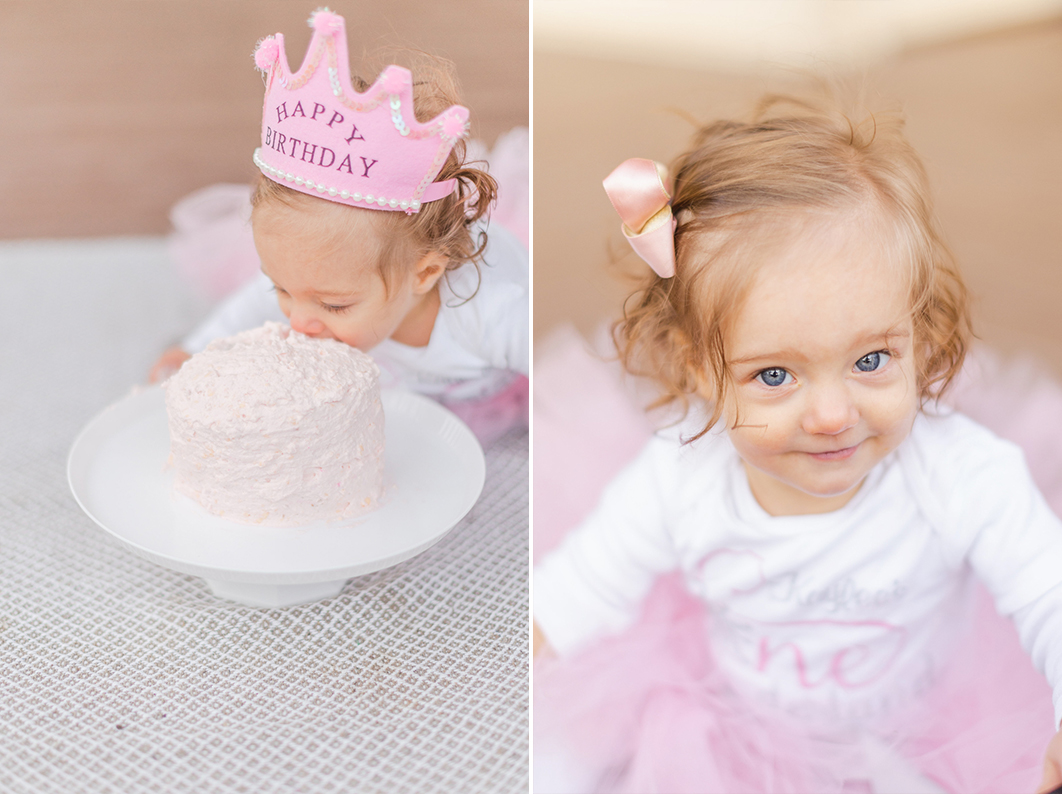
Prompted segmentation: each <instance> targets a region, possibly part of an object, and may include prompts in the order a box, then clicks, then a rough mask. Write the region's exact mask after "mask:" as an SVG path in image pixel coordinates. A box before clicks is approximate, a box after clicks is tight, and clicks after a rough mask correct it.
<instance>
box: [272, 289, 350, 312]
mask: <svg viewBox="0 0 1062 794" xmlns="http://www.w3.org/2000/svg"><path fill="white" fill-rule="evenodd" d="M270 289H271V290H272V291H273V292H275V293H276V294H277V295H287V294H288V293H287V292H285V291H284V290H282V289H281V288H280V287H278V286H277V285H276V284H274V285H273V286H272V287H270ZM353 305H354V304H353V303H348V304H347V305H346V306H333V305H332V304H329V303H322V304H321V308H322V309H324V310H325V311H329V312H332V313H333V314H339V313H340V312H345V311H346V310H347V309H349V308H350V307H351V306H353Z"/></svg>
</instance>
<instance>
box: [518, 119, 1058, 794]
mask: <svg viewBox="0 0 1062 794" xmlns="http://www.w3.org/2000/svg"><path fill="white" fill-rule="evenodd" d="M901 127H902V125H901V123H900V121H899V120H898V119H896V118H890V117H888V116H875V117H872V118H868V119H866V120H864V121H863V122H861V123H857V121H855V120H849V119H848V118H846V117H845V116H844V115H843V114H842V113H841V112H840V111H839V110H837V109H834V108H832V107H831V106H829V105H828V104H825V103H821V102H803V101H797V100H794V99H785V98H768V99H767V100H765V101H764V103H763V104H762V106H761V109H760V111H759V112H758V114H757V115H756V117H755V118H754V119H753V120H752V121H751V122H749V123H736V122H720V123H716V124H712V125H709V126H707V127H704V128H703V129H701V130H700V131H699V132H698V133H697V135H696V137H695V138H694V140H693V143H692V146H691V147H690V149H689V150H688V151H687V152H686V153H685V154H683V155H681V156H680V157H679V158H678V159H677V161H676V162H675V163H674V164H673V167H672V169H671V170H670V172H668V171H667V170H665V169H663V168H662V167H661V166H659V165H657V164H654V163H651V162H650V161H645V160H640V161H639V160H634V161H627V162H626V163H624V164H623V165H621V166H620V167H619V168H617V169H616V171H614V172H613V174H611V175H610V176H609V178H608V179H606V180H605V187H606V190H607V192H608V194H609V197H610V199H611V200H612V202H613V205H614V206H615V207H616V209H617V211H618V212H619V214H620V216H621V218H622V219H623V221H624V233H625V235H626V236H627V237H628V239H630V241H631V243H632V245H633V246H634V248H635V250H636V251H638V253H639V254H640V255H641V256H642V257H643V258H644V259H645V260H646V261H647V262H648V263H649V264H650V266H651V267H652V268H653V271H654V273H653V274H651V275H649V276H648V277H647V278H646V280H645V283H644V285H643V287H642V288H641V289H640V290H639V291H638V292H637V293H635V294H634V295H633V296H631V298H630V299H628V301H627V303H626V305H625V315H624V319H623V320H622V321H621V322H620V323H618V324H617V326H616V328H615V338H616V342H617V345H618V348H619V353H620V359H621V361H622V363H623V364H624V366H625V368H626V369H627V370H628V371H629V372H632V373H635V374H638V375H643V376H648V377H650V378H652V379H654V380H655V381H656V383H657V384H658V385H659V387H660V390H661V391H660V394H661V396H660V399H659V401H658V404H660V405H671V406H674V407H676V408H678V409H679V415H680V416H684V417H685V418H684V419H683V420H682V421H681V423H680V424H678V425H677V427H675V428H673V429H672V430H671V431H670V432H663V433H658V434H657V435H656V437H655V438H653V439H652V440H651V441H650V442H649V443H648V445H647V446H646V447H645V448H644V450H643V451H642V452H641V453H640V455H639V456H638V457H637V458H636V460H634V462H633V463H631V464H630V465H629V466H627V468H626V469H624V470H623V471H622V473H621V474H620V475H619V476H618V477H617V478H616V479H615V480H614V482H612V484H611V485H610V486H608V487H607V488H606V489H605V491H604V493H603V496H602V498H601V500H600V503H599V505H598V506H597V508H596V509H595V510H594V511H593V512H592V513H591V514H590V515H589V517H588V518H586V519H585V521H583V522H582V524H581V525H580V526H579V527H578V528H577V529H576V530H575V531H573V532H572V533H571V534H569V535H568V536H567V537H566V538H565V540H564V542H563V543H562V544H561V545H560V547H559V548H558V549H556V550H555V551H554V552H553V553H551V554H550V555H549V556H547V557H546V558H545V559H544V561H543V562H542V563H541V564H540V565H539V567H538V568H537V569H536V571H535V578H534V581H535V585H534V587H535V590H534V592H535V619H536V645H538V644H539V643H540V642H543V643H545V644H546V647H547V648H548V649H552V653H550V652H547V653H545V654H540V655H539V664H538V668H537V670H536V703H535V725H536V743H535V751H536V788H537V789H538V790H540V791H550V790H555V791H568V792H573V791H576V790H583V791H624V792H639V794H642V793H644V792H669V793H674V792H727V793H728V794H736V792H777V791H785V792H841V791H845V792H848V791H859V792H878V793H879V794H881V793H883V792H889V793H890V794H898V792H937V791H962V792H971V791H986V792H988V791H995V792H999V791H1008V792H1010V791H1023V790H1024V791H1032V790H1033V789H1034V788H1035V786H1036V783H1037V782H1038V780H1040V774H1041V764H1042V763H1043V762H1042V758H1043V755H1042V754H1043V751H1044V747H1045V746H1047V744H1048V740H1049V739H1050V737H1051V733H1052V731H1053V730H1054V726H1057V724H1058V718H1059V716H1060V713H1062V709H1060V706H1062V703H1060V700H1062V587H1060V584H1062V524H1060V522H1059V520H1058V519H1057V518H1056V517H1055V515H1054V514H1053V513H1052V512H1051V510H1050V508H1049V507H1048V506H1047V505H1046V503H1045V502H1044V500H1043V498H1042V497H1041V495H1040V493H1039V492H1038V491H1037V489H1036V487H1035V485H1034V484H1033V482H1032V480H1031V478H1030V475H1029V473H1028V471H1027V469H1026V466H1025V463H1024V460H1023V457H1022V454H1021V452H1020V451H1019V450H1018V449H1017V448H1016V447H1015V446H1013V445H1012V444H1010V443H1008V442H1004V441H1002V440H1000V439H998V438H996V437H994V436H993V435H992V434H991V433H990V432H988V431H987V430H985V429H983V428H981V427H979V426H978V425H976V424H974V423H973V422H972V421H970V420H968V419H966V418H965V417H963V416H961V415H959V414H957V413H954V412H948V411H946V410H944V409H943V408H940V407H939V406H938V403H937V399H938V398H939V397H940V396H941V394H942V393H943V392H944V390H945V389H946V388H947V387H948V385H949V384H950V383H951V381H952V380H953V378H954V377H955V375H956V374H957V373H958V372H959V369H960V367H961V365H962V362H963V358H964V354H965V350H966V346H967V343H968V340H969V336H970V331H969V323H968V313H967V295H966V291H965V288H964V286H963V283H962V281H961V278H960V276H959V273H958V271H957V269H956V267H955V265H954V263H953V261H952V259H951V256H950V254H949V252H948V250H947V249H946V248H945V246H944V244H943V243H942V241H941V238H940V235H939V232H938V230H937V226H936V222H935V220H934V216H933V211H932V207H931V204H930V199H929V193H928V189H927V184H926V179H925V174H924V171H923V168H922V166H921V163H920V161H919V159H918V157H917V155H916V154H915V153H914V151H913V150H912V149H911V147H910V145H909V144H908V143H907V142H906V140H905V139H904V137H903V135H902V131H901ZM668 173H670V175H671V176H670V181H669V179H668ZM670 572H674V573H670ZM974 577H976V578H977V579H978V580H979V581H980V582H983V583H984V585H985V586H987V590H988V591H989V592H990V593H991V596H992V598H994V601H995V606H996V607H997V608H998V610H999V611H1000V612H1001V613H1003V614H1005V615H1007V616H1009V617H1010V618H1011V619H1012V620H1013V621H1014V623H1015V624H1016V625H1017V628H1018V631H1019V633H1020V636H1021V640H1022V642H1023V643H1024V645H1025V648H1026V649H1027V650H1028V652H1029V653H1030V654H1031V656H1032V659H1033V661H1034V662H1035V664H1036V665H1037V666H1038V667H1039V668H1040V670H1042V671H1043V672H1044V673H1045V674H1046V675H1047V677H1048V679H1049V681H1050V682H1051V684H1052V685H1053V687H1054V690H1055V697H1054V700H1055V712H1056V713H1055V715H1054V716H1053V717H1051V716H1045V715H1044V711H1045V709H1046V711H1047V712H1048V714H1049V712H1050V705H1049V700H1048V698H1049V695H1046V693H1045V692H1042V691H1041V688H1042V682H1038V681H1036V680H1032V681H1031V682H1030V681H1029V680H1027V678H1020V680H1017V681H1011V680H1007V679H1008V678H1010V677H1011V676H1012V675H1013V674H1012V673H1011V671H1012V670H1014V669H1018V670H1020V669H1021V667H1020V662H1021V659H1018V662H1019V664H1018V665H1015V663H1014V660H1013V659H1012V658H1009V657H1007V656H1006V651H1005V643H1003V641H1001V640H1000V637H1004V639H1005V630H1006V628H1007V627H1006V626H1003V627H1002V629H1001V628H1000V627H999V626H998V625H995V624H993V623H992V620H991V614H990V611H989V612H988V613H985V612H984V611H983V610H981V611H979V610H980V606H979V605H978V603H977V594H978V593H979V592H980V591H979V590H978V589H976V588H975V586H974ZM677 578H680V579H681V581H682V584H683V585H684V588H683V589H684V591H685V593H683V592H681V591H680V590H679V589H677V588H676V587H675V586H674V584H675V580H676V579H677ZM688 594H691V595H692V596H693V598H692V599H691V598H690V597H689V595H688ZM971 621H972V623H971ZM1034 675H1035V674H1034ZM1038 696H1040V699H1039V700H1034V698H1036V697H1038ZM1030 702H1032V705H1030ZM1057 744H1058V740H1055V741H1054V742H1052V749H1051V751H1050V752H1049V754H1048V761H1047V764H1046V767H1045V769H1046V771H1044V773H1043V785H1045V786H1054V785H1057V784H1058V783H1059V782H1062V778H1060V777H1059V774H1058V771H1057V770H1058V764H1059V762H1062V753H1060V752H1059V750H1058V749H1057V747H1056V745H1057Z"/></svg>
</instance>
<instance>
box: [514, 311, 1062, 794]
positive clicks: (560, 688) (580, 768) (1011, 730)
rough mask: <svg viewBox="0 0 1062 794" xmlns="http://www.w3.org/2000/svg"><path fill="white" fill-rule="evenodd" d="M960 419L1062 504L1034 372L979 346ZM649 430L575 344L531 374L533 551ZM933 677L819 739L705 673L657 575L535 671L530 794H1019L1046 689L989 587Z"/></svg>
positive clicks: (1060, 451) (1039, 729)
mask: <svg viewBox="0 0 1062 794" xmlns="http://www.w3.org/2000/svg"><path fill="white" fill-rule="evenodd" d="M953 401H954V402H955V403H956V405H957V406H958V407H959V408H961V409H962V410H963V411H964V412H965V413H967V414H968V415H970V416H972V417H973V418H975V419H976V420H978V421H980V422H981V423H982V424H985V425H986V426H988V427H989V428H991V429H993V430H994V431H995V432H996V433H997V434H999V435H1001V436H1004V437H1007V438H1010V439H1011V440H1014V441H1016V442H1017V443H1019V444H1021V445H1022V446H1023V447H1024V448H1025V451H1026V456H1027V459H1028V460H1029V463H1030V466H1031V468H1032V470H1033V473H1034V476H1035V477H1036V479H1037V482H1038V484H1039V485H1040V487H1041V489H1042V490H1043V491H1044V493H1045V495H1046V496H1047V497H1048V500H1049V502H1050V503H1051V504H1052V506H1053V507H1054V508H1055V510H1056V511H1058V510H1059V508H1060V507H1062V443H1060V442H1062V429H1060V428H1059V424H1060V423H1059V417H1062V388H1060V387H1059V386H1058V385H1057V384H1056V383H1055V382H1054V381H1052V380H1050V379H1049V378H1046V377H1044V376H1042V375H1041V374H1040V373H1039V371H1038V370H1037V368H1036V366H1035V364H1033V363H1031V362H1005V361H1003V360H1001V359H1000V358H999V357H997V356H995V355H993V354H992V353H991V352H990V351H987V350H979V351H977V354H976V355H975V356H974V357H973V358H972V360H971V362H970V365H969V366H968V367H967V370H966V371H965V372H964V375H963V378H962V381H961V382H960V383H959V384H958V385H957V388H956V389H955V391H954V396H953ZM650 432H651V428H650V425H649V423H648V421H647V420H646V418H645V414H644V412H643V411H642V410H641V409H640V408H639V407H638V398H637V396H636V391H635V390H634V389H632V388H631V386H630V384H628V383H625V382H624V381H623V379H622V378H621V376H620V373H619V370H618V368H617V367H616V365H614V364H607V363H604V362H603V361H602V360H601V358H600V357H598V356H595V355H594V354H592V353H590V352H589V351H588V347H587V345H586V344H585V343H584V342H583V341H582V340H581V338H580V337H578V335H577V334H575V333H574V332H562V333H559V334H555V335H554V336H553V337H552V338H551V339H550V340H549V342H548V345H547V346H546V349H545V350H544V352H543V353H542V354H540V356H539V358H538V359H537V360H536V367H535V424H534V442H535V447H534V448H535V489H534V509H535V516H536V520H535V556H536V558H540V557H541V556H542V554H543V553H544V552H545V551H547V550H548V549H550V548H552V547H553V546H554V545H556V543H558V542H559V541H560V539H561V538H562V537H563V535H564V534H565V533H566V532H567V531H568V530H569V529H571V528H572V527H573V526H575V525H576V524H577V523H578V522H579V521H580V520H581V518H582V517H583V516H585V515H586V514H587V513H588V512H589V510H590V509H592V508H593V506H594V504H595V503H596V501H597V498H598V496H599V494H600V491H601V488H602V487H603V486H604V484H605V483H606V482H608V481H609V479H611V478H612V477H613V476H614V475H615V474H616V473H617V472H618V470H619V469H620V468H622V467H623V466H624V465H625V464H626V463H627V462H628V461H629V460H630V459H631V458H632V457H633V456H634V455H635V454H636V453H637V451H638V450H639V449H640V448H641V446H642V445H643V444H644V443H645V441H646V440H647V438H648V436H649V433H650ZM974 592H975V599H976V604H975V605H974V606H973V609H972V612H973V615H974V620H973V621H972V623H971V627H970V630H969V631H968V632H967V633H966V634H965V636H964V637H963V639H962V640H961V642H960V644H959V646H958V647H957V648H956V649H955V652H954V656H953V660H952V662H951V664H950V667H949V668H948V670H947V673H946V675H944V676H943V677H942V678H941V681H940V683H938V684H937V686H936V688H935V689H933V690H931V691H930V693H929V694H928V695H927V696H926V697H925V698H924V699H923V700H922V701H920V702H919V703H916V704H913V705H911V706H909V707H908V708H907V709H906V710H904V711H902V712H901V713H899V714H896V715H893V716H891V717H890V718H889V721H888V723H887V724H886V723H883V724H873V725H867V726H865V730H864V731H863V732H862V733H858V732H852V731H849V732H846V733H843V734H840V735H838V734H836V733H834V734H832V735H831V733H830V731H828V730H827V731H823V730H817V729H815V728H813V727H812V726H810V725H809V724H807V723H803V722H801V721H799V720H797V719H796V718H794V717H792V716H789V715H786V714H782V713H778V712H770V713H768V712H765V711H763V710H762V709H761V710H757V709H756V708H754V707H753V706H752V705H750V704H749V703H748V702H746V701H744V700H742V699H741V698H739V697H737V695H736V694H735V693H734V692H733V691H732V690H731V688H730V687H729V685H728V683H727V681H726V680H725V678H724V676H723V675H722V674H721V673H720V671H719V670H718V669H717V667H716V666H715V664H714V662H713V659H712V655H711V650H710V646H709V643H708V641H707V637H706V627H707V623H706V618H705V614H704V608H703V605H702V604H701V602H700V601H698V600H697V599H695V598H693V597H692V596H690V595H688V594H687V593H686V592H685V590H684V589H683V587H682V585H681V583H680V581H679V580H678V579H677V577H675V576H669V577H665V578H663V579H661V580H660V581H659V582H658V583H657V585H656V587H655V588H654V590H653V591H652V593H651V594H650V597H649V598H648V600H647V602H646V604H645V606H644V608H643V612H642V615H641V617H640V618H639V620H638V621H637V622H636V623H635V624H634V625H633V626H632V627H631V628H630V629H628V630H627V631H625V632H624V633H622V634H621V635H618V636H615V637H610V638H608V639H606V640H603V641H601V642H598V643H596V644H595V645H594V646H592V647H590V648H588V649H587V650H585V651H583V652H581V653H579V654H577V655H574V656H572V657H566V658H564V659H556V658H553V657H550V656H549V655H545V656H543V657H541V658H540V659H538V660H537V661H536V665H535V686H534V693H535V694H534V730H535V755H536V778H535V788H536V791H538V792H541V793H542V794H545V793H546V792H566V794H575V792H580V791H585V792H627V793H629V794H652V793H653V792H656V793H657V794H686V793H688V794H693V793H694V792H712V793H713V794H717V793H719V794H721V793H723V792H725V793H726V794H738V793H739V792H793V793H794V794H797V793H803V794H810V793H811V792H815V793H818V792H877V794H886V793H887V794H899V793H900V792H908V794H915V792H956V793H958V792H962V793H963V794H974V793H975V792H984V793H985V794H988V792H1034V791H1035V790H1036V788H1037V786H1038V784H1039V782H1040V778H1041V771H1042V763H1043V752H1044V750H1045V748H1046V746H1047V743H1048V742H1049V741H1050V739H1051V737H1052V736H1053V734H1054V731H1055V727H1054V716H1053V708H1052V703H1051V691H1050V688H1049V687H1048V685H1047V682H1046V681H1045V680H1044V678H1043V676H1041V675H1040V673H1038V672H1037V671H1036V670H1035V669H1034V668H1033V666H1032V664H1031V662H1030V661H1029V659H1028V657H1027V655H1026V654H1025V652H1024V651H1023V649H1022V648H1021V646H1020V644H1019V642H1018V638H1017V634H1016V632H1015V630H1014V628H1013V626H1012V625H1011V623H1010V622H1009V621H1008V620H1006V619H1004V618H1002V617H1000V616H999V615H998V614H997V612H996V611H995V608H994V605H993V604H992V602H991V600H990V598H989V596H988V595H987V593H986V592H985V591H984V590H983V589H982V588H980V586H978V588H977V589H976V590H975V591H974Z"/></svg>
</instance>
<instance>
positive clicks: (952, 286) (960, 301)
mask: <svg viewBox="0 0 1062 794" xmlns="http://www.w3.org/2000/svg"><path fill="white" fill-rule="evenodd" d="M670 173H671V175H672V179H673V187H672V192H673V200H672V203H671V206H672V211H673V212H674V214H675V217H676V218H677V219H678V226H677V229H676V232H675V259H676V262H675V275H674V277H673V278H669V279H664V278H660V277H658V276H656V275H655V274H650V275H649V276H647V277H646V278H645V280H644V282H643V283H642V285H641V288H640V289H639V290H638V291H636V292H635V293H634V294H633V295H631V296H630V297H629V298H628V299H627V301H626V303H625V305H624V315H623V319H622V320H620V321H619V322H617V323H616V324H615V325H614V326H613V338H614V341H615V343H616V346H617V349H618V351H619V354H620V359H621V361H622V362H623V364H624V366H625V367H626V369H627V370H628V371H630V372H632V373H634V374H636V375H642V376H647V377H650V378H652V379H654V380H655V381H657V382H658V383H659V384H660V385H661V386H662V387H663V393H662V395H661V397H660V398H659V399H658V400H657V401H656V402H655V403H654V407H655V406H661V405H678V406H679V407H680V408H681V409H682V410H683V413H684V414H685V413H686V412H688V410H689V407H690V399H691V397H694V396H696V397H700V398H702V399H704V400H705V401H706V402H707V409H708V419H707V423H706V425H705V427H704V428H703V429H702V430H701V431H700V433H698V434H697V435H696V436H694V438H699V437H700V436H702V435H704V434H705V433H707V432H708V431H709V430H710V429H711V428H712V427H713V426H714V425H715V424H716V423H717V422H718V421H719V419H720V417H721V415H722V412H723V407H724V402H725V398H726V396H727V392H728V390H729V388H730V387H731V376H730V370H729V365H728V362H727V352H726V344H725V342H726V335H727V333H728V331H729V329H730V324H731V322H732V321H733V319H734V317H735V316H736V314H737V312H738V311H739V310H740V308H741V306H742V303H743V300H744V297H745V295H746V294H747V292H748V290H749V288H750V286H751V285H752V283H753V280H754V278H755V276H756V272H757V271H756V264H757V261H758V260H762V259H763V257H762V256H757V254H758V253H760V252H761V250H762V248H763V246H764V245H770V244H773V243H772V242H769V241H773V240H776V239H777V237H776V236H774V235H772V234H771V233H770V232H772V231H777V230H779V228H780V227H785V226H786V225H787V224H786V220H787V219H792V218H794V217H798V216H799V215H800V214H801V213H805V214H807V213H814V214H825V215H827V216H829V215H833V216H841V217H842V220H841V221H840V222H844V220H843V218H845V217H847V218H851V216H852V214H853V213H852V211H853V210H856V211H859V210H864V211H865V210H870V211H871V212H873V213H874V214H875V215H877V216H879V217H880V218H881V219H882V220H884V221H885V222H886V225H887V226H888V228H889V231H890V232H891V234H890V236H891V237H893V238H895V240H894V241H890V243H891V244H890V248H892V249H893V253H894V254H898V256H894V258H896V259H898V260H901V261H904V262H905V263H907V264H909V266H910V272H909V274H907V275H908V279H909V281H908V283H909V288H910V305H911V311H912V316H913V320H914V333H915V341H916V350H917V359H918V360H917V373H918V385H919V390H920V393H921V397H922V400H923V402H924V401H926V400H929V399H933V398H935V397H938V396H939V395H940V394H941V393H943V391H944V390H945V389H946V388H947V387H948V385H949V384H950V383H951V381H952V379H953V378H954V377H955V375H956V374H957V373H958V371H959V369H960V368H961V366H962V362H963V358H964V356H965V354H966V348H967V346H968V342H969V339H970V335H971V331H970V320H969V306H968V296H967V291H966V287H965V286H964V284H963V281H962V278H961V276H960V274H959V271H958V268H957V265H956V263H955V260H954V258H953V256H952V254H951V252H950V251H949V250H948V248H947V246H946V245H945V244H944V242H943V240H942V238H941V235H940V232H939V230H938V227H937V223H936V219H935V216H934V213H933V208H932V203H931V199H930V194H929V188H928V181H927V178H926V174H925V169H924V167H923V165H922V162H921V160H920V158H919V157H918V155H917V154H916V153H915V151H914V149H913V148H912V147H911V145H910V144H909V143H908V142H907V140H906V138H905V137H904V135H903V120H902V118H901V117H900V116H899V115H898V114H878V115H867V116H866V117H865V118H863V119H862V120H860V121H858V122H857V121H854V120H853V119H852V118H851V116H850V115H846V114H845V113H843V112H842V111H841V110H840V109H839V108H838V107H836V105H835V104H834V103H832V101H829V100H803V99H797V98H795V97H789V96H780V95H769V96H767V97H765V98H764V99H763V100H761V102H760V104H759V105H758V106H757V108H756V111H755V113H754V114H753V116H752V118H751V119H750V120H749V121H748V122H734V121H720V122H716V123H713V124H709V125H707V126H705V127H703V128H701V129H700V130H698V132H697V133H696V135H695V136H694V138H693V144H692V146H691V147H690V149H689V150H688V151H687V152H685V153H684V154H682V155H680V156H679V157H678V159H677V160H675V161H674V163H672V165H671V168H670ZM788 225H789V226H790V227H791V226H792V224H791V223H790V224H788ZM691 440H692V439H691Z"/></svg>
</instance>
